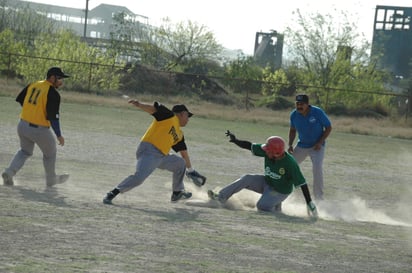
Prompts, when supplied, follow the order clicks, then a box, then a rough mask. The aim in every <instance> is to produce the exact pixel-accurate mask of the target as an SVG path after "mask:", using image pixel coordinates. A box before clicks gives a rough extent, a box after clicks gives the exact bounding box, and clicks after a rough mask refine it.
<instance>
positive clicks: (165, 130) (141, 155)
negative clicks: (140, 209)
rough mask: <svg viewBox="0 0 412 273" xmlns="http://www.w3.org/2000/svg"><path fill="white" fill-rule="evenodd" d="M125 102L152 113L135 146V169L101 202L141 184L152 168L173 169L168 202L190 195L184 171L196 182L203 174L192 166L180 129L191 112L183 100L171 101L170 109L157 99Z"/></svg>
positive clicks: (201, 180) (203, 182)
mask: <svg viewBox="0 0 412 273" xmlns="http://www.w3.org/2000/svg"><path fill="white" fill-rule="evenodd" d="M129 103H130V104H132V105H134V106H136V107H137V108H140V109H141V110H143V111H145V112H147V113H149V114H150V115H152V116H153V117H154V120H153V122H152V123H151V125H150V126H149V128H148V129H147V130H146V133H145V134H144V135H143V137H142V138H141V142H140V144H139V146H138V147H137V151H136V158H137V164H136V172H135V173H134V174H132V175H130V176H128V177H126V178H125V179H124V180H123V181H122V182H120V183H119V184H118V185H117V186H116V187H115V188H114V189H113V190H112V191H110V192H108V193H107V194H106V196H105V197H104V198H103V203H104V204H112V200H113V199H114V198H115V197H116V196H117V195H118V194H119V193H124V192H126V191H129V190H131V189H133V188H134V187H137V186H139V185H141V184H142V183H143V182H144V181H145V179H146V178H147V177H148V176H149V175H150V174H151V173H152V172H153V171H154V170H155V169H156V168H159V169H162V170H168V171H170V172H172V173H173V182H172V191H173V193H172V196H171V201H172V202H177V201H179V200H181V199H188V198H190V197H192V193H190V192H187V191H186V190H185V187H184V183H183V179H184V176H185V174H186V176H187V177H189V178H190V179H191V180H192V181H193V182H194V183H195V185H196V186H203V185H204V184H205V182H206V177H204V176H202V175H200V174H199V173H198V172H197V171H195V170H194V169H193V167H192V164H191V162H190V157H189V154H188V152H187V147H186V143H185V138H184V136H183V131H182V130H181V127H185V126H186V124H187V123H188V122H189V118H190V117H191V116H192V115H193V114H192V113H191V112H190V111H189V110H188V109H187V108H186V106H185V105H183V104H178V105H175V106H173V108H172V110H169V109H168V108H167V107H166V106H164V105H162V104H160V103H159V102H154V103H153V104H147V103H142V102H140V101H138V100H134V99H131V100H129ZM170 149H173V150H174V151H175V152H179V153H180V155H181V156H177V155H175V154H169V151H170Z"/></svg>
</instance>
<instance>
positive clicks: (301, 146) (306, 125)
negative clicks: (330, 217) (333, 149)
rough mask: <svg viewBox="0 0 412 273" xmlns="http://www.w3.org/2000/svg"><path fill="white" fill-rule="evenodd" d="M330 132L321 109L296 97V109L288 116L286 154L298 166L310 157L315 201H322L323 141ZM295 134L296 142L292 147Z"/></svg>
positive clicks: (304, 97) (305, 98) (306, 99)
mask: <svg viewBox="0 0 412 273" xmlns="http://www.w3.org/2000/svg"><path fill="white" fill-rule="evenodd" d="M331 131H332V124H331V122H330V120H329V118H328V116H327V115H326V113H325V112H324V111H323V110H322V109H321V108H319V107H317V106H314V105H310V104H309V97H308V96H307V95H304V94H299V95H297V96H296V109H294V110H293V111H292V112H291V114H290V128H289V148H288V152H289V153H291V154H292V155H293V157H294V158H295V159H296V161H297V162H298V163H299V164H300V163H301V162H302V161H303V160H305V158H306V157H308V156H309V157H310V159H311V161H312V171H313V194H314V197H315V199H317V200H322V199H323V158H324V155H325V140H326V138H327V137H328V136H329V134H330V132H331ZM296 132H297V133H298V141H297V144H296V146H295V147H293V142H294V140H295V138H296Z"/></svg>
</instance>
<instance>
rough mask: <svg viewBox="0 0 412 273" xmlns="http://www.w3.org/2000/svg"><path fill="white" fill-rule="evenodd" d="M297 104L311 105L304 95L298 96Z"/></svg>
mask: <svg viewBox="0 0 412 273" xmlns="http://www.w3.org/2000/svg"><path fill="white" fill-rule="evenodd" d="M296 102H303V103H306V104H308V103H309V97H308V96H307V95H304V94H299V95H297V96H296Z"/></svg>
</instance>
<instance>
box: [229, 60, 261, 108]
mask: <svg viewBox="0 0 412 273" xmlns="http://www.w3.org/2000/svg"><path fill="white" fill-rule="evenodd" d="M223 75H224V77H223V78H224V80H223V82H224V84H225V86H227V87H229V88H230V89H231V90H232V91H233V92H234V93H239V94H242V95H244V99H243V102H244V104H245V106H246V109H249V107H250V106H253V103H252V101H253V99H252V97H251V94H259V93H260V92H261V88H262V76H263V69H262V68H261V67H260V66H259V65H257V64H256V63H255V60H254V58H253V57H252V56H245V55H243V54H241V55H239V56H238V58H237V59H236V60H233V61H230V62H229V63H228V64H225V67H224V73H223Z"/></svg>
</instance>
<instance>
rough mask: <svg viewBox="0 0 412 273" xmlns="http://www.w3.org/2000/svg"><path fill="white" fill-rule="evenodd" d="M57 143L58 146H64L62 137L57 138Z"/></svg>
mask: <svg viewBox="0 0 412 273" xmlns="http://www.w3.org/2000/svg"><path fill="white" fill-rule="evenodd" d="M57 141H58V142H59V145H60V146H64V137H63V136H59V137H57Z"/></svg>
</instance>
